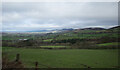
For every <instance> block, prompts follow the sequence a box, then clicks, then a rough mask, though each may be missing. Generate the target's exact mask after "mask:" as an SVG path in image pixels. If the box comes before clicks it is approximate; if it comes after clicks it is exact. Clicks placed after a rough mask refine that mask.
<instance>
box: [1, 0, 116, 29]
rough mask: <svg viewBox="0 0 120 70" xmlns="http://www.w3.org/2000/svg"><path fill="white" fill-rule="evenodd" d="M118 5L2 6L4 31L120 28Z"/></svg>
mask: <svg viewBox="0 0 120 70" xmlns="http://www.w3.org/2000/svg"><path fill="white" fill-rule="evenodd" d="M117 9H118V5H117V2H94V3H93V2H68V3H64V2H63V3H57V2H55V3H48V2H44V3H42V2H40V3H36V2H31V3H29V2H23V3H18V2H12V3H9V2H7V3H3V8H2V11H3V15H2V16H3V30H24V31H26V30H33V29H34V30H35V29H57V28H84V27H88V26H102V27H106V28H109V27H110V26H115V25H117V24H118V23H117V17H118V16H117V15H118V14H117V13H118V10H117Z"/></svg>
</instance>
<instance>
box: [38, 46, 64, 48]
mask: <svg viewBox="0 0 120 70" xmlns="http://www.w3.org/2000/svg"><path fill="white" fill-rule="evenodd" d="M40 47H51V48H60V47H65V46H40Z"/></svg>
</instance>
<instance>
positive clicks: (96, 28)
mask: <svg viewBox="0 0 120 70" xmlns="http://www.w3.org/2000/svg"><path fill="white" fill-rule="evenodd" d="M81 30H105V29H104V28H98V27H95V28H83V29H81Z"/></svg>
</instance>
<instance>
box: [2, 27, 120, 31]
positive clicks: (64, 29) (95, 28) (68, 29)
mask: <svg viewBox="0 0 120 70" xmlns="http://www.w3.org/2000/svg"><path fill="white" fill-rule="evenodd" d="M118 28H120V26H115V27H111V28H109V29H118ZM73 30H106V28H101V27H89V28H78V29H74V28H63V29H53V30H47V29H44V30H31V31H2V32H20V33H22V32H23V33H26V32H41V33H57V32H64V31H73Z"/></svg>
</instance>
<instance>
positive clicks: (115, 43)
mask: <svg viewBox="0 0 120 70" xmlns="http://www.w3.org/2000/svg"><path fill="white" fill-rule="evenodd" d="M117 45H118V42H112V43H103V44H98V46H117Z"/></svg>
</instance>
